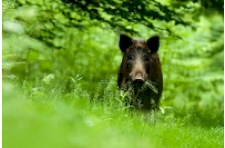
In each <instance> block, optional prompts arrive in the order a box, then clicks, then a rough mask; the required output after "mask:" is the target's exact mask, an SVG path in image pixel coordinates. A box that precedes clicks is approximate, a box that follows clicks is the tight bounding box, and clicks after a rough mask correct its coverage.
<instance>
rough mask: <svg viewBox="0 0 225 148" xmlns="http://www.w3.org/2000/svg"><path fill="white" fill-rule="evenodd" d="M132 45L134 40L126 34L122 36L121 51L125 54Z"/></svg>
mask: <svg viewBox="0 0 225 148" xmlns="http://www.w3.org/2000/svg"><path fill="white" fill-rule="evenodd" d="M131 45H132V39H131V38H130V37H128V36H126V35H124V34H121V35H120V50H121V51H122V52H123V53H125V52H126V49H127V48H128V47H129V46H131Z"/></svg>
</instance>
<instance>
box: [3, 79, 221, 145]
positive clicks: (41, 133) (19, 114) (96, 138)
mask: <svg viewBox="0 0 225 148" xmlns="http://www.w3.org/2000/svg"><path fill="white" fill-rule="evenodd" d="M3 85H4V87H3V147H10V148H13V147H17V148H20V147H21V148H29V147H32V148H35V147H39V148H40V147H46V148H49V147H86V148H88V147H102V148H104V147H112V148H115V147H121V148H122V147H123V148H124V147H125V148H126V147H127V148H128V147H131V148H132V147H145V148H149V147H159V148H160V147H171V148H174V147H177V148H180V147H223V146H224V142H223V139H224V138H223V137H224V136H223V135H224V130H223V127H208V128H207V127H201V126H194V125H188V124H185V122H183V123H178V122H177V121H176V120H174V118H173V117H170V116H166V115H165V116H164V117H163V115H162V114H161V113H160V112H158V113H157V116H156V123H155V124H153V123H152V122H151V120H147V121H146V116H145V117H144V114H143V113H140V112H136V111H128V110H126V109H125V108H124V107H123V106H122V105H121V106H120V105H118V104H119V102H117V101H116V98H115V97H116V95H115V97H114V98H113V97H112V98H111V99H113V100H109V102H111V103H109V104H108V105H104V104H102V102H100V101H97V100H95V101H93V103H91V104H90V102H89V98H88V95H87V94H86V92H83V91H81V90H79V89H78V90H76V89H75V90H74V92H73V93H71V94H68V95H63V94H62V93H61V92H60V90H51V91H49V90H47V88H44V87H42V88H41V89H42V90H30V91H21V89H18V87H16V86H15V85H12V84H10V83H7V82H3ZM26 90H29V89H27V88H26ZM47 91H48V93H46V92H47ZM107 94H109V91H108V92H106V94H105V95H107ZM117 97H118V96H117ZM117 99H119V98H117ZM171 115H172V114H171ZM160 118H161V119H160ZM148 119H152V117H148Z"/></svg>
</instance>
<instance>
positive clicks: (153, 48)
mask: <svg viewBox="0 0 225 148" xmlns="http://www.w3.org/2000/svg"><path fill="white" fill-rule="evenodd" d="M158 48H159V37H158V36H153V37H151V38H149V39H148V40H147V41H146V42H145V41H144V40H142V39H133V40H132V39H131V38H129V37H128V36H126V35H120V49H121V51H122V53H123V60H122V63H121V66H120V69H119V73H118V86H119V88H120V89H123V90H124V91H128V90H130V88H131V89H132V91H131V94H132V101H131V102H130V103H129V104H130V105H133V106H134V107H136V108H141V109H148V110H150V109H155V106H156V107H157V106H158V103H159V99H160V97H161V94H162V91H163V77H162V70H161V64H160V61H159V57H158V53H157V50H158ZM152 102H154V103H152Z"/></svg>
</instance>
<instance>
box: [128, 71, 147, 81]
mask: <svg viewBox="0 0 225 148" xmlns="http://www.w3.org/2000/svg"><path fill="white" fill-rule="evenodd" d="M131 79H132V81H133V83H138V84H143V83H144V81H145V78H144V74H142V73H141V72H138V73H135V74H134V75H133V76H131Z"/></svg>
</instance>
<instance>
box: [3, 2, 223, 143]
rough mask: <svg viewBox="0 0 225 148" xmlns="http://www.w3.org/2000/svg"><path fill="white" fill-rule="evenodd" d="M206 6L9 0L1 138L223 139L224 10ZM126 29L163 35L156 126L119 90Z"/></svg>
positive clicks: (34, 140)
mask: <svg viewBox="0 0 225 148" xmlns="http://www.w3.org/2000/svg"><path fill="white" fill-rule="evenodd" d="M75 2H77V3H75ZM145 2H147V3H145ZM144 3H145V5H143V4H144ZM98 4H99V6H98ZM138 4H142V6H143V7H145V8H146V9H145V10H146V11H142V10H139V8H138ZM122 5H123V7H121V6H122ZM84 6H87V7H84ZM200 6H201V3H198V2H191V1H183V3H182V4H179V3H176V1H173V2H171V1H169V0H164V1H160V2H158V1H132V2H130V1H129V2H128V1H123V2H121V1H116V0H114V1H100V0H99V1H95V2H93V3H85V2H84V1H79V2H78V1H59V0H57V1H42V0H33V1H26V0H20V1H3V24H2V28H3V30H2V32H3V40H2V43H3V45H2V48H3V50H2V71H3V145H4V146H7V147H15V146H18V147H22V146H23V147H43V143H45V144H46V147H51V146H55V147H57V146H58V147H72V146H73V147H74V146H77V147H79V146H80V147H89V146H90V143H94V144H93V147H106V146H107V147H110V146H111V147H149V146H152V147H184V145H185V146H186V147H222V146H223V145H224V143H223V141H222V139H223V126H224V99H223V98H224V76H223V75H224V35H223V33H224V22H223V16H222V15H221V14H217V13H214V15H213V16H212V15H205V13H201V11H199V10H201V9H202V8H200ZM74 8H77V9H74ZM173 8H176V9H173ZM117 10H118V11H119V13H115V14H114V12H115V11H117ZM131 11H134V12H135V13H132V12H131ZM153 12H154V13H153ZM167 12H168V15H164V14H163V13H167ZM187 12H192V13H187ZM150 14H154V15H150ZM197 14H198V15H197ZM146 15H150V16H146ZM179 15H180V17H181V18H182V20H180V19H179V17H178V16H179ZM196 16H197V17H196ZM141 17H143V18H141ZM196 18H198V21H197V19H196ZM185 22H192V23H191V26H194V27H195V29H196V30H193V28H192V27H190V26H189V27H184V24H185ZM150 28H151V29H150ZM118 30H120V31H123V32H127V33H131V34H132V32H136V34H133V35H134V37H137V36H138V37H143V38H145V39H147V38H149V37H150V36H152V35H154V34H159V35H160V36H161V39H160V49H159V56H160V60H161V63H162V68H163V77H164V92H163V96H162V98H161V101H160V111H158V112H157V113H156V125H152V124H151V122H149V121H145V119H146V115H145V114H143V112H139V111H138V110H130V109H128V107H126V106H125V105H124V99H125V96H126V95H125V94H122V93H120V92H119V90H118V89H117V84H116V77H117V70H118V68H119V65H120V62H121V58H122V53H121V52H120V50H119V47H118V42H119V41H118V40H119V34H118V32H117V31H118ZM177 36H179V37H180V38H177ZM57 49H60V50H57ZM16 86H17V87H22V89H18V88H17V87H16ZM151 119H152V117H151V118H149V119H148V118H147V120H151ZM17 123H18V124H17ZM14 133H16V134H14ZM35 134H36V138H33V136H31V135H35ZM162 135H163V136H162ZM10 137H12V138H10ZM12 139H15V140H12ZM58 139H61V140H58ZM134 139H135V140H134ZM149 139H150V140H149ZM205 139H207V140H205ZM12 141H13V142H12ZM27 141H28V142H27ZM63 141H66V142H63ZM87 141H88V142H87ZM103 141H104V142H103ZM115 141H117V142H115ZM190 141H191V142H190ZM24 142H25V143H26V145H25V146H24V145H23V143H24ZM140 145H141V146H140Z"/></svg>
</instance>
